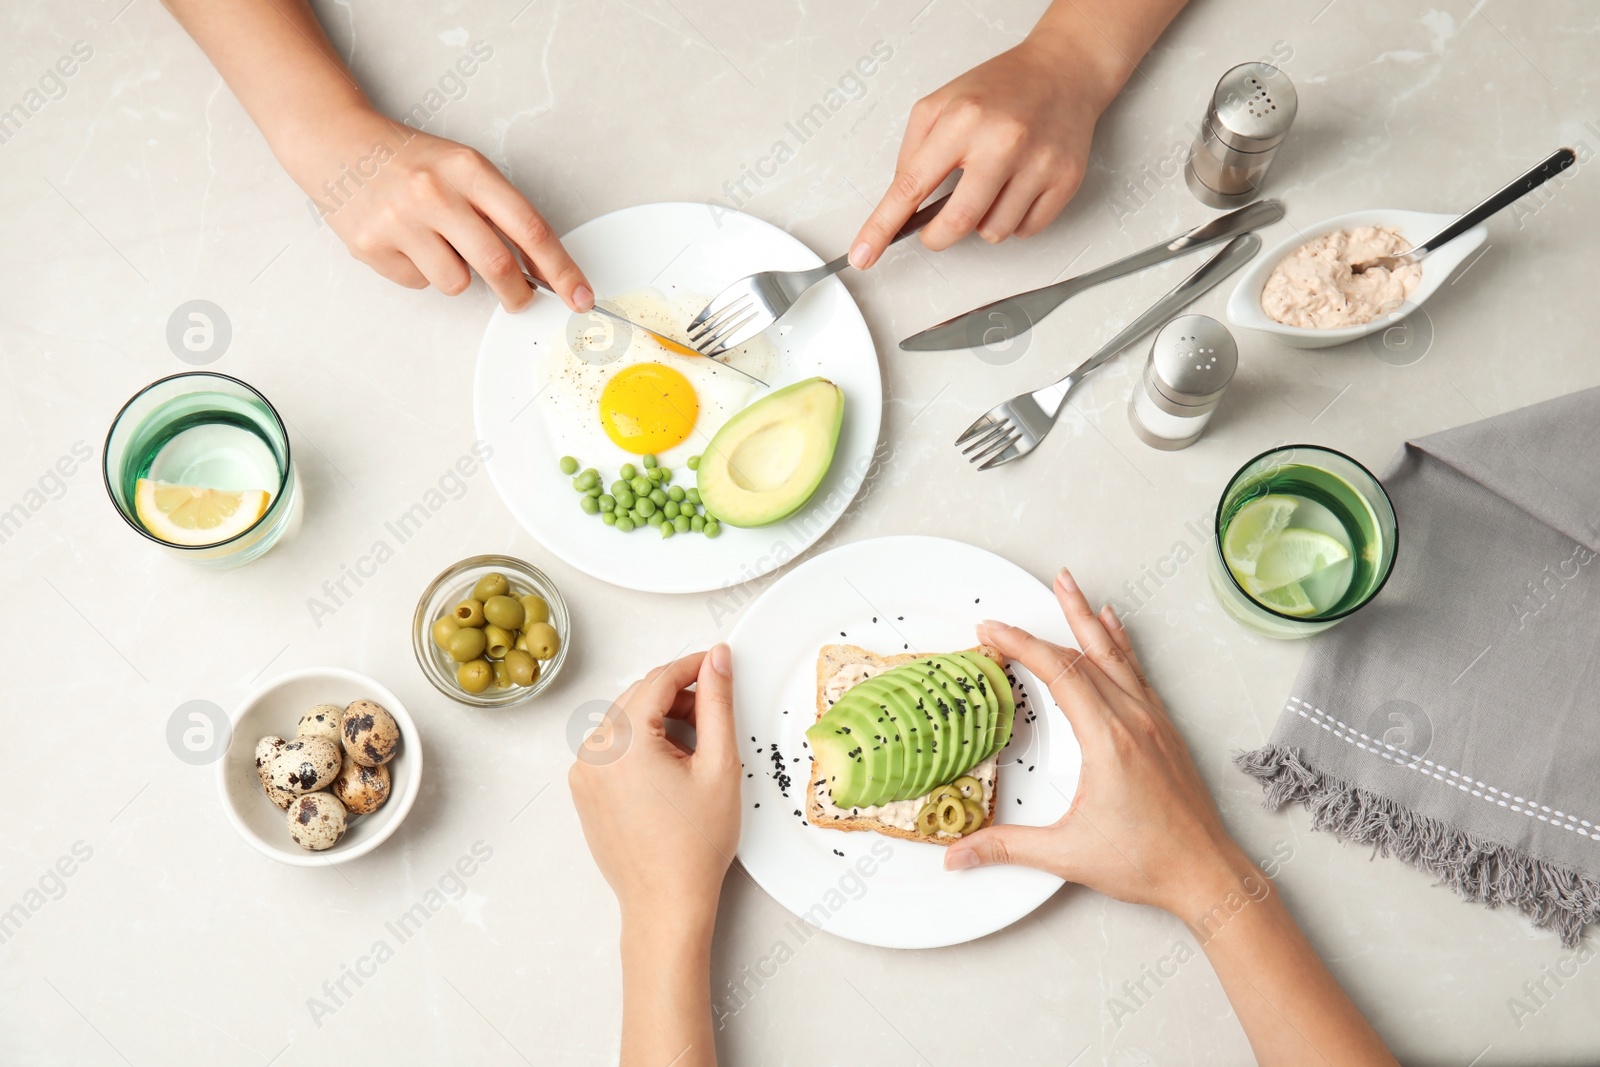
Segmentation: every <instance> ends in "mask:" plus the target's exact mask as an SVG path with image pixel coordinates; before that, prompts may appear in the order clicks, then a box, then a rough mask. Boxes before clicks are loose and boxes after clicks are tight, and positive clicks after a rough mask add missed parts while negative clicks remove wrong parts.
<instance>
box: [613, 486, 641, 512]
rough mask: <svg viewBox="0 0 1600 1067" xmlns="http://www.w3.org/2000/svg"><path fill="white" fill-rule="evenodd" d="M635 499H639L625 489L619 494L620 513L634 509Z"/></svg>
mask: <svg viewBox="0 0 1600 1067" xmlns="http://www.w3.org/2000/svg"><path fill="white" fill-rule="evenodd" d="M635 499H637V498H636V497H635V496H634V495H633V494H632V493H630V492H628V491H627V490H626V489H624V490H623V491H622V492H620V493H618V494H617V509H618V510H619V511H627V510H628V509H629V508H631V507H633V502H634V500H635Z"/></svg>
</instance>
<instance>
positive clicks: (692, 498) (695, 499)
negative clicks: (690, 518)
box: [683, 489, 700, 507]
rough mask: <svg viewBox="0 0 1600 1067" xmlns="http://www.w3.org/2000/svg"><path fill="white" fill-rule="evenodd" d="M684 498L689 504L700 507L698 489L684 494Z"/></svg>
mask: <svg viewBox="0 0 1600 1067" xmlns="http://www.w3.org/2000/svg"><path fill="white" fill-rule="evenodd" d="M683 498H684V499H685V500H687V501H688V502H689V503H691V504H693V505H694V506H695V507H699V506H700V490H698V489H690V490H689V491H688V492H686V493H684V494H683Z"/></svg>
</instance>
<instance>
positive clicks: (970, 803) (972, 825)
mask: <svg viewBox="0 0 1600 1067" xmlns="http://www.w3.org/2000/svg"><path fill="white" fill-rule="evenodd" d="M961 806H962V807H963V808H966V809H967V821H966V822H965V823H964V824H963V825H962V827H961V832H962V833H964V834H970V833H972V831H974V830H976V829H977V828H978V827H980V826H982V825H983V820H984V819H987V818H988V817H989V813H988V812H987V811H985V810H984V807H983V805H982V804H980V803H979V802H978V801H976V800H963V801H962V802H961Z"/></svg>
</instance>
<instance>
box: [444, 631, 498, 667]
mask: <svg viewBox="0 0 1600 1067" xmlns="http://www.w3.org/2000/svg"><path fill="white" fill-rule="evenodd" d="M487 644H488V641H487V639H486V638H485V637H484V634H483V631H482V630H479V629H476V628H475V627H471V626H463V627H462V628H461V629H459V630H457V631H456V632H455V633H453V634H451V635H450V647H449V648H448V649H446V651H447V652H449V653H450V658H451V659H453V660H455V661H456V662H457V663H466V662H467V661H468V660H474V659H477V658H478V657H479V656H481V655H483V649H484V646H485V645H487Z"/></svg>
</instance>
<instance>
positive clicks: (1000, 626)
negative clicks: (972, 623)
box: [978, 619, 1011, 630]
mask: <svg viewBox="0 0 1600 1067" xmlns="http://www.w3.org/2000/svg"><path fill="white" fill-rule="evenodd" d="M978 629H980V630H1009V629H1011V627H1009V626H1007V625H1006V624H1005V623H1003V622H999V621H997V620H995V619H984V620H983V621H982V622H980V623H979V624H978Z"/></svg>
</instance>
